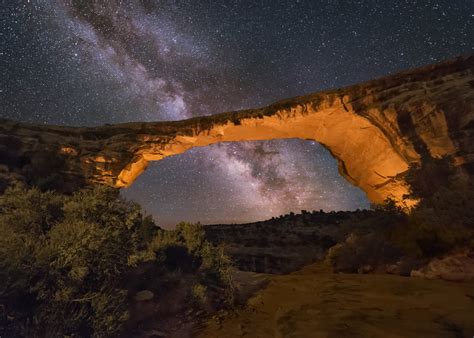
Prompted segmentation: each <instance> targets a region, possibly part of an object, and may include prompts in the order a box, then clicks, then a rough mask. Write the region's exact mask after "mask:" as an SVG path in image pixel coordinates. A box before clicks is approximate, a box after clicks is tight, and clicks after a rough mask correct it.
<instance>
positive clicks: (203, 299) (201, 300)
mask: <svg viewBox="0 0 474 338" xmlns="http://www.w3.org/2000/svg"><path fill="white" fill-rule="evenodd" d="M191 300H192V302H193V303H194V304H195V305H196V306H199V307H203V306H205V305H206V303H207V301H208V299H207V288H206V286H205V285H202V284H195V285H193V287H192V289H191Z"/></svg>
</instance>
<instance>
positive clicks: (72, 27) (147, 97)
mask: <svg viewBox="0 0 474 338" xmlns="http://www.w3.org/2000/svg"><path fill="white" fill-rule="evenodd" d="M1 15H2V27H1V31H2V49H1V57H2V77H1V79H0V81H1V82H0V83H1V87H0V90H1V93H0V94H1V100H2V104H1V107H0V116H2V117H6V118H12V119H17V120H21V121H28V122H39V123H54V124H69V125H100V124H104V123H119V122H127V121H160V120H178V119H184V118H189V117H193V116H199V115H208V114H213V113H218V112H223V111H233V110H238V109H244V108H250V107H258V106H262V105H266V104H269V103H272V102H274V101H276V100H278V99H282V98H285V97H291V96H295V95H302V94H305V93H310V92H314V91H319V90H324V89H328V88H334V87H342V86H345V85H349V84H353V83H357V82H360V81H364V80H368V79H372V78H375V77H379V76H383V75H387V74H390V73H393V72H395V71H398V70H402V69H406V68H411V67H416V66H420V65H424V64H428V63H433V62H436V61H441V60H442V59H445V58H448V57H452V56H456V55H459V54H462V53H468V52H472V50H473V45H474V44H473V36H474V28H473V27H474V26H473V21H474V17H473V15H474V3H473V2H472V1H470V0H457V1H453V0H446V1H336V0H326V1H303V0H301V1H284V2H278V1H270V0H269V1H264V0H261V1H210V0H209V1H153V0H141V1H93V0H87V1H86V0H49V1H46V0H44V1H35V0H30V1H8V2H6V1H4V2H2V14H1ZM123 193H124V195H125V196H126V197H127V198H131V199H133V200H136V201H138V202H139V203H140V204H142V205H143V207H144V208H145V209H146V210H147V211H148V212H150V213H151V214H153V216H154V217H155V219H156V220H157V222H158V223H159V224H160V225H162V226H167V227H169V226H172V225H173V224H175V223H177V222H178V221H180V220H189V221H201V222H203V223H216V222H245V221H253V220H261V219H265V218H268V217H271V216H277V215H280V214H282V213H287V212H289V211H299V210H301V209H307V210H313V209H325V210H334V209H355V208H365V207H368V201H367V198H366V197H365V195H364V194H363V192H361V191H360V190H359V189H357V188H355V187H353V186H351V185H350V184H349V183H348V182H346V181H345V180H344V179H343V178H342V177H340V175H339V174H338V172H337V163H336V161H335V160H334V159H333V158H332V157H331V156H330V155H329V154H328V152H327V151H326V150H325V149H324V148H323V147H322V146H320V145H319V144H317V143H315V142H310V141H302V140H276V141H266V142H245V143H234V144H221V145H214V146H210V147H206V148H194V149H192V150H190V151H188V152H187V153H185V154H182V155H179V156H175V157H172V158H167V159H165V160H163V161H160V162H156V163H153V164H152V165H151V166H150V168H149V169H148V170H147V172H146V173H145V174H143V175H142V176H141V177H140V178H139V179H138V180H137V182H136V183H135V184H134V185H133V186H132V187H131V188H129V189H125V190H124V191H123Z"/></svg>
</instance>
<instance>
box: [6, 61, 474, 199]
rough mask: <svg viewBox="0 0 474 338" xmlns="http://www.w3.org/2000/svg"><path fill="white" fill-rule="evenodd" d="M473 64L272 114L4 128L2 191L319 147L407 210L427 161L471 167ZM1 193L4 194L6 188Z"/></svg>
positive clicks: (332, 94)
mask: <svg viewBox="0 0 474 338" xmlns="http://www.w3.org/2000/svg"><path fill="white" fill-rule="evenodd" d="M473 135H474V55H471V56H466V57H460V58H457V59H454V60H450V61H446V62H443V63H440V64H437V65H432V66H428V67H423V68H419V69H415V70H410V71H406V72H403V73H399V74H396V75H393V76H389V77H385V78H381V79H377V80H374V81H369V82H366V83H362V84H359V85H355V86H351V87H347V88H342V89H337V90H330V91H325V92H319V93H315V94H310V95H307V96H300V97H295V98H291V99H287V100H283V101H280V102H277V103H275V104H272V105H270V106H268V107H263V108H258V109H250V110H244V111H238V112H231V113H223V114H218V115H212V116H205V117H198V118H193V119H189V120H184V121H174V122H152V123H126V124H118V125H105V126H101V127H92V128H74V127H59V126H44V125H33V124H23V123H18V122H14V121H9V120H0V182H3V183H2V184H3V187H4V186H6V185H8V184H10V183H11V182H12V181H15V180H19V181H26V182H27V183H38V182H39V183H43V184H46V183H48V184H49V183H51V184H53V185H54V184H56V187H57V188H59V189H62V190H65V191H68V190H74V189H76V188H78V187H80V186H83V185H86V184H97V183H99V184H107V185H110V186H112V187H117V188H120V187H125V186H128V185H130V184H132V183H133V181H134V180H135V179H136V178H137V176H139V175H140V174H141V173H142V172H143V171H144V170H145V169H146V167H147V165H148V163H149V161H159V160H161V159H162V158H164V157H167V156H172V155H176V154H180V153H183V152H185V151H186V150H188V149H190V148H193V147H199V146H207V145H209V144H213V143H217V142H233V141H249V140H270V139H282V138H301V139H307V140H316V141H318V142H319V143H321V144H323V145H324V146H325V147H327V148H328V149H329V151H330V152H331V153H332V154H333V156H334V157H336V158H337V159H338V161H339V168H340V172H341V174H342V175H343V176H344V177H345V178H346V179H348V180H349V181H350V182H352V183H353V184H355V185H357V186H359V187H360V188H361V189H363V190H364V191H365V192H366V193H367V195H368V197H369V198H370V200H372V201H373V202H381V201H383V200H384V199H385V198H387V197H391V198H394V199H396V200H398V201H402V196H403V195H404V194H405V193H407V191H408V186H407V184H406V182H405V180H404V173H405V172H406V171H407V169H408V167H409V165H410V164H411V163H414V162H419V161H420V160H421V159H422V158H423V156H432V157H439V156H443V155H452V156H453V157H454V158H455V161H456V163H457V164H458V165H462V166H464V167H465V168H467V169H468V170H470V171H472V167H473V163H474V139H473ZM0 188H1V187H0Z"/></svg>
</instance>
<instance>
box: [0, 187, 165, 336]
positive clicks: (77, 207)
mask: <svg viewBox="0 0 474 338" xmlns="http://www.w3.org/2000/svg"><path fill="white" fill-rule="evenodd" d="M154 229H156V227H155V226H154V224H153V223H152V221H151V219H150V218H146V217H143V216H142V214H141V212H140V208H139V206H138V205H136V204H133V203H129V202H126V201H124V200H123V199H121V198H120V197H119V195H118V192H117V191H116V190H113V189H110V188H105V187H96V188H94V189H87V190H83V191H80V192H77V193H75V194H73V195H72V196H64V195H58V194H56V193H52V192H41V191H39V190H38V189H36V188H32V189H24V188H21V187H15V188H11V189H8V190H6V192H5V194H4V195H2V196H0V232H1V233H2V236H0V304H2V305H3V307H4V308H5V312H6V313H7V314H8V316H7V318H8V320H7V319H5V318H4V322H3V323H1V324H0V327H3V329H4V334H5V335H8V336H64V335H70V336H77V335H80V336H91V335H93V336H111V335H115V334H116V333H117V332H119V331H120V329H121V327H122V325H123V323H124V322H125V321H126V320H127V318H128V311H127V310H128V304H127V290H126V289H125V288H124V286H123V281H122V276H123V275H124V273H126V272H127V271H129V270H130V266H129V261H130V257H134V256H139V255H140V248H144V247H146V246H147V243H148V242H149V241H150V239H151V236H152V235H153V232H154V231H156V230H154Z"/></svg>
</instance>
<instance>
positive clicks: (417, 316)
mask: <svg viewBox="0 0 474 338" xmlns="http://www.w3.org/2000/svg"><path fill="white" fill-rule="evenodd" d="M199 337H206V338H211V337H222V338H230V337H311V338H313V337H314V338H317V337H335V338H343V337H351V338H354V337H384V338H389V337H404V338H405V337H417V338H419V337H469V338H471V337H474V283H455V282H446V281H441V280H421V279H415V278H409V277H400V276H391V275H374V274H371V275H357V274H332V273H329V272H327V271H324V269H323V268H321V267H320V266H318V265H313V266H309V267H306V268H305V269H303V270H301V271H299V272H296V273H293V274H290V275H284V276H275V277H272V278H271V280H270V283H269V284H268V286H267V287H266V288H265V289H263V290H261V291H259V292H257V293H256V294H255V295H254V296H253V297H252V298H250V299H249V301H248V303H247V306H246V307H245V308H242V309H240V310H237V312H235V313H227V314H225V315H223V316H221V317H214V318H212V319H210V320H209V321H208V322H207V324H206V325H205V327H204V329H203V330H202V331H201V332H200V334H199Z"/></svg>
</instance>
